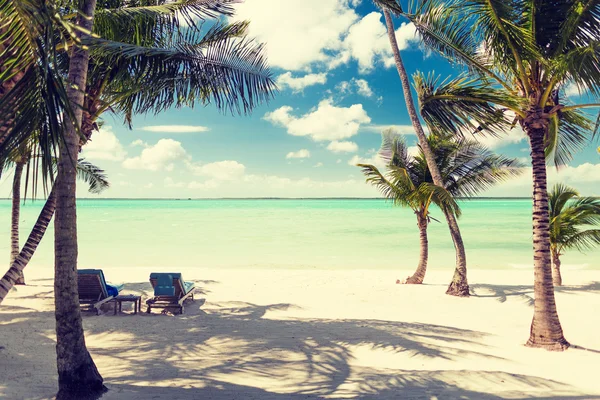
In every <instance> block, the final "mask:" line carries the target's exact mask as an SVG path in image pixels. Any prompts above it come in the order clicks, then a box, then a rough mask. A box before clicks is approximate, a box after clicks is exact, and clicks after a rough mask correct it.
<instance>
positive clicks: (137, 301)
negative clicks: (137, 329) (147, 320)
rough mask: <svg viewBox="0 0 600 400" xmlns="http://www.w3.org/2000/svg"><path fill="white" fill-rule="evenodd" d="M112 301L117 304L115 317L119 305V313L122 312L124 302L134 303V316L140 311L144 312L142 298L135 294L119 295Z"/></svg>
mask: <svg viewBox="0 0 600 400" xmlns="http://www.w3.org/2000/svg"><path fill="white" fill-rule="evenodd" d="M112 301H113V303H115V308H114V314H113V315H117V305H118V306H119V312H121V305H122V303H123V302H130V303H133V313H134V314H137V313H138V311H139V312H142V296H136V295H134V294H126V295H119V296H115V297H114V298H113V299H112Z"/></svg>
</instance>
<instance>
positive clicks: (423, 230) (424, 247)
mask: <svg viewBox="0 0 600 400" xmlns="http://www.w3.org/2000/svg"><path fill="white" fill-rule="evenodd" d="M415 214H417V226H418V227H419V243H420V247H421V250H420V254H419V265H418V266H417V270H416V271H415V273H414V274H413V275H412V276H409V277H408V278H407V279H406V282H404V283H407V284H414V285H420V284H421V283H423V280H424V279H425V273H426V272H427V259H428V257H429V241H428V240H427V225H428V221H427V217H425V216H423V215H422V213H421V212H420V211H417V212H416V213H415Z"/></svg>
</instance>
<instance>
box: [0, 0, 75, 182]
mask: <svg viewBox="0 0 600 400" xmlns="http://www.w3.org/2000/svg"><path fill="white" fill-rule="evenodd" d="M0 25H1V26H2V33H1V34H0V44H1V48H2V52H0V65H1V68H0V85H1V89H0V90H1V92H0V174H1V173H2V170H3V169H4V168H3V167H4V162H5V161H6V160H7V159H15V158H16V157H18V156H19V154H20V153H22V152H23V148H24V147H25V148H32V149H33V148H35V149H37V151H38V152H39V153H40V154H42V155H43V157H41V158H38V159H36V162H39V163H40V168H41V169H42V171H43V172H44V174H43V176H44V177H46V176H49V172H50V170H51V164H52V157H53V156H54V151H55V149H56V146H57V144H58V143H59V141H60V139H61V136H62V127H61V121H60V119H61V116H62V115H65V114H68V115H72V110H71V108H70V106H69V103H68V99H67V95H66V90H65V87H64V85H63V80H62V79H63V77H62V75H61V72H60V71H58V70H57V69H56V65H57V54H56V51H55V49H56V45H57V43H62V44H63V46H67V43H68V42H69V40H72V36H71V34H72V32H73V31H72V27H71V26H70V25H69V24H68V23H67V22H65V21H64V20H63V19H62V18H61V17H60V15H59V13H58V9H57V8H56V7H54V4H53V2H50V1H43V0H23V1H12V0H0Z"/></svg>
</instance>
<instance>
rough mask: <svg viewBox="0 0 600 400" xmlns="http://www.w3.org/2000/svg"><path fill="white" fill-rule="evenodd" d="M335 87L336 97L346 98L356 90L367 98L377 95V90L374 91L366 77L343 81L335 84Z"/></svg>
mask: <svg viewBox="0 0 600 400" xmlns="http://www.w3.org/2000/svg"><path fill="white" fill-rule="evenodd" d="M335 89H336V90H337V93H336V99H339V98H344V97H345V96H347V95H349V94H352V93H354V92H355V91H356V93H357V94H359V95H360V96H363V97H367V98H371V97H373V96H374V95H375V92H373V90H372V89H371V87H370V86H369V82H367V81H366V80H365V79H356V78H352V79H351V80H349V81H341V82H340V83H338V84H337V85H336V86H335ZM377 100H378V101H380V100H381V99H380V98H378V99H377Z"/></svg>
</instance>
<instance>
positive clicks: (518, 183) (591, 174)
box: [485, 162, 600, 196]
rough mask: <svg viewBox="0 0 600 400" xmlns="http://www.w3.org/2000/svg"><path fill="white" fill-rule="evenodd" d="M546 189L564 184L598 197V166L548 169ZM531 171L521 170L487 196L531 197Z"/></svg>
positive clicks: (599, 180) (588, 165) (599, 186)
mask: <svg viewBox="0 0 600 400" xmlns="http://www.w3.org/2000/svg"><path fill="white" fill-rule="evenodd" d="M547 172H548V188H550V187H551V186H553V185H554V184H556V183H560V182H563V183H566V184H567V185H569V186H573V187H575V188H576V189H578V190H579V191H580V193H581V194H582V195H584V196H598V195H600V164H592V163H589V162H588V163H584V164H580V165H578V166H566V167H561V168H560V169H558V170H557V169H556V168H554V167H548V169H547ZM531 188H532V170H531V167H526V168H523V173H522V174H521V175H519V176H518V177H516V178H514V179H510V180H508V181H507V182H505V183H502V184H500V185H497V186H495V187H493V188H492V189H490V190H489V191H487V192H486V193H485V194H486V195H487V196H531V190H532V189H531Z"/></svg>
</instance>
